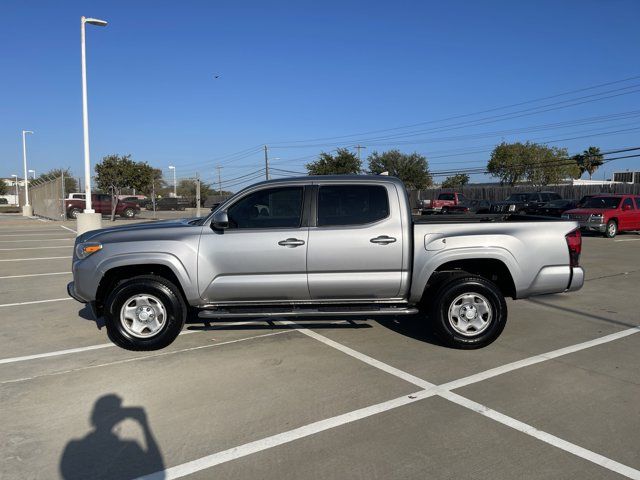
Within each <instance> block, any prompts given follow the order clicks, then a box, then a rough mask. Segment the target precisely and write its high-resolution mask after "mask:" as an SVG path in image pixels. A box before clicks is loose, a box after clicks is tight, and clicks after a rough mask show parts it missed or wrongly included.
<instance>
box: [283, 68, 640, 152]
mask: <svg viewBox="0 0 640 480" xmlns="http://www.w3.org/2000/svg"><path fill="white" fill-rule="evenodd" d="M639 78H640V75H636V76H632V77H627V78H624V79H621V80H615V81H612V82H606V83H601V84H597V85H591V86H588V87H585V88H579V89H575V90H569V91H566V92H562V93H558V94H555V95H549V96H545V97H539V98H535V99H532V100H527V101H523V102H518V103H513V104H510V105H503V106H499V107H493V108H489V109H485V110H480V111H476V112H471V113H465V114H460V115H454V116H450V117H445V118H440V119H434V120H427V121H423V122H418V123H414V124H410V125H402V126H398V127H392V128H383V129H377V130H369V131H365V132H360V133H353V134H349V135H340V136H333V137H320V138H314V139H306V140H293V141H288V142H272V144H273V145H282V144H294V143H310V142H318V141H324V140H339V139H345V138H351V137H360V136H365V135H371V134H376V133H383V132H390V131H397V130H403V129H407V128H413V127H418V126H421V125H429V124H434V123H441V122H447V121H450V120H458V119H461V118H468V117H472V116H476V115H482V114H485V113H491V112H495V111H499V110H505V109H508V108H514V107H519V106H522V105H528V104H531V103H536V102H541V101H545V100H551V99H554V98H560V97H563V96H566V95H571V94H574V93H580V92H585V91H589V90H595V89H598V88H602V87H606V86H610V85H616V84H620V83H624V82H628V81H631V80H637V79H639ZM625 88H630V87H625ZM595 95H599V94H595ZM535 108H540V107H535Z"/></svg>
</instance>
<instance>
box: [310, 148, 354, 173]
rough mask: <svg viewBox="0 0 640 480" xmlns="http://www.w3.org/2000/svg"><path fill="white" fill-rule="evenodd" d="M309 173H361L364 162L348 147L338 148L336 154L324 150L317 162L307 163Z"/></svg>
mask: <svg viewBox="0 0 640 480" xmlns="http://www.w3.org/2000/svg"><path fill="white" fill-rule="evenodd" d="M306 167H307V171H308V172H309V175H348V174H353V173H360V170H361V169H362V163H361V162H360V160H359V159H358V157H357V156H356V155H355V154H354V153H351V152H350V151H349V150H347V149H346V148H338V150H337V151H336V153H335V155H331V154H330V153H326V152H322V153H321V154H320V156H319V157H318V159H317V160H316V161H315V162H311V163H307V165H306Z"/></svg>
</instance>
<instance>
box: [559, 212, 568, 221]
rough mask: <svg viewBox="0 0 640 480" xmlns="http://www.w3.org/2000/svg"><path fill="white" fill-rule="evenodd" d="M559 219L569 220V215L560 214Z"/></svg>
mask: <svg viewBox="0 0 640 480" xmlns="http://www.w3.org/2000/svg"><path fill="white" fill-rule="evenodd" d="M561 218H562V219H563V220H570V218H569V215H568V214H566V213H563V214H562V216H561Z"/></svg>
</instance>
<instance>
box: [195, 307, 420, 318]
mask: <svg viewBox="0 0 640 480" xmlns="http://www.w3.org/2000/svg"><path fill="white" fill-rule="evenodd" d="M416 313H418V309H417V308H393V307H381V308H375V309H356V308H349V309H347V308H345V309H339V308H336V309H331V310H329V309H317V308H296V309H290V310H280V311H275V310H272V309H268V310H267V309H265V310H258V309H256V310H247V309H242V310H235V311H234V310H201V311H200V312H199V313H198V317H200V318H265V317H268V318H271V317H336V316H342V317H361V316H363V315H414V314H416Z"/></svg>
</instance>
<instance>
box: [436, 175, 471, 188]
mask: <svg viewBox="0 0 640 480" xmlns="http://www.w3.org/2000/svg"><path fill="white" fill-rule="evenodd" d="M468 183H469V175H467V174H466V173H458V174H457V175H452V176H450V177H447V178H445V179H444V181H443V182H442V188H460V187H464V186H465V185H466V184H468Z"/></svg>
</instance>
